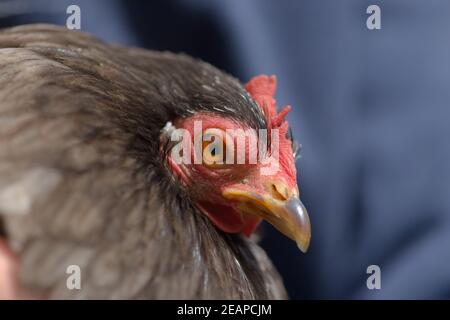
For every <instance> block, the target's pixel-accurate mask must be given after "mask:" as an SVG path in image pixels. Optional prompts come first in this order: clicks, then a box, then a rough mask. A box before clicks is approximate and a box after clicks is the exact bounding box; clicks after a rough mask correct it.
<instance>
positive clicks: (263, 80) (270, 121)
mask: <svg viewBox="0 0 450 320" xmlns="http://www.w3.org/2000/svg"><path fill="white" fill-rule="evenodd" d="M276 88H277V78H276V77H275V76H270V77H268V76H266V75H259V76H256V77H253V78H252V79H250V81H249V82H248V83H247V84H246V85H245V89H246V90H247V91H248V93H250V95H251V96H252V98H253V99H254V100H255V101H256V103H257V104H258V105H259V107H260V108H261V109H262V110H263V112H264V114H265V115H266V119H267V126H268V127H269V128H271V129H274V128H278V127H280V126H281V125H282V124H283V122H284V118H285V117H286V115H287V114H288V113H289V111H291V106H285V107H284V108H283V109H282V110H281V111H280V112H279V113H278V112H277V103H276V100H275V98H274V96H275V91H276Z"/></svg>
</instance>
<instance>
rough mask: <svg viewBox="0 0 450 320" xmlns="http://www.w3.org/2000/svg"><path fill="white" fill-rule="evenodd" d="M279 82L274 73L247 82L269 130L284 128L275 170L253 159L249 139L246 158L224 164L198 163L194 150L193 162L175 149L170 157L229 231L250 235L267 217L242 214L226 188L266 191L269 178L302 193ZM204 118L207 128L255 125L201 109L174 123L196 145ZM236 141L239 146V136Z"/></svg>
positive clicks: (197, 200)
mask: <svg viewBox="0 0 450 320" xmlns="http://www.w3.org/2000/svg"><path fill="white" fill-rule="evenodd" d="M275 86H276V80H275V77H273V76H272V77H267V76H259V77H255V78H253V79H252V80H251V81H250V82H249V83H248V84H247V86H246V89H247V91H248V92H249V93H250V94H251V95H252V97H253V98H254V100H255V101H256V102H257V103H258V105H259V106H263V107H262V110H263V111H264V114H265V115H266V120H267V123H268V128H269V132H268V136H269V137H271V131H270V130H271V129H274V128H276V129H278V134H279V158H278V159H276V158H273V159H272V161H278V164H279V165H278V170H277V171H276V172H274V173H273V174H271V175H263V174H262V172H261V169H263V168H264V167H266V168H267V167H268V166H269V165H270V164H267V163H266V164H263V163H261V162H260V161H259V159H258V161H257V163H256V164H249V161H248V160H249V144H248V141H247V140H246V144H245V152H246V157H245V159H246V161H245V164H237V163H236V161H235V163H234V164H223V165H219V166H215V167H213V168H211V167H209V166H207V165H206V164H205V163H202V164H194V157H195V155H194V152H192V155H191V160H192V161H191V163H192V164H176V163H175V162H174V161H173V160H172V159H171V156H170V155H169V157H168V164H169V166H170V168H171V169H172V172H173V173H174V174H175V175H176V176H178V178H179V179H180V180H181V181H182V183H183V184H184V185H185V186H187V187H188V190H189V194H190V196H191V198H192V199H193V200H194V202H195V203H196V205H197V207H198V208H199V209H200V210H201V211H202V212H203V213H204V214H205V215H206V216H207V217H208V218H209V219H210V220H211V221H212V223H213V224H214V225H215V226H216V227H218V228H219V229H220V230H222V231H224V232H228V233H239V232H242V233H244V234H245V235H247V236H249V235H251V234H252V233H253V232H254V230H255V229H256V227H257V226H258V224H259V223H260V221H261V219H260V218H259V217H257V216H254V215H248V214H242V213H240V212H239V211H238V210H236V203H234V202H233V201H230V200H227V199H225V198H224V197H223V196H222V193H223V191H224V190H225V189H227V188H235V189H239V190H243V191H248V192H252V193H254V194H257V195H266V194H267V193H268V187H267V186H268V184H269V183H270V182H271V181H280V182H282V183H283V184H284V185H285V186H287V188H288V190H291V191H292V192H294V193H295V192H296V193H298V188H297V179H296V169H295V162H294V157H293V153H292V142H291V141H290V140H289V139H287V138H286V132H287V130H288V123H287V122H286V121H284V116H285V115H286V114H287V112H289V110H290V107H287V108H284V109H283V111H282V112H280V113H277V112H276V106H275V100H274V99H273V95H274V94H275ZM199 120H201V123H202V130H203V131H205V130H206V129H208V128H215V129H221V130H223V131H226V130H227V129H243V130H246V129H249V128H248V127H245V126H244V125H243V124H242V123H239V122H237V121H234V120H232V119H227V118H223V117H220V116H219V115H216V114H212V113H202V114H196V115H194V116H192V117H188V118H184V119H180V120H179V121H177V122H175V123H174V125H175V127H176V128H182V129H186V130H187V131H189V133H190V135H191V138H192V145H194V138H195V134H194V122H195V121H199ZM254 134H256V136H257V133H255V132H254ZM234 144H235V150H236V148H237V147H236V139H235V140H234ZM192 150H193V148H192ZM269 151H270V150H269ZM269 154H270V152H269ZM235 159H236V158H235Z"/></svg>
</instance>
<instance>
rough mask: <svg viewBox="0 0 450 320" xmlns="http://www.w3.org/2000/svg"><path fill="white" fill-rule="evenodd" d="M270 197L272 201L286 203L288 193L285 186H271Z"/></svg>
mask: <svg viewBox="0 0 450 320" xmlns="http://www.w3.org/2000/svg"><path fill="white" fill-rule="evenodd" d="M270 192H271V195H272V197H273V198H274V199H277V200H280V201H286V200H287V199H289V192H288V190H287V188H286V187H285V186H282V185H279V184H277V183H272V184H271V189H270Z"/></svg>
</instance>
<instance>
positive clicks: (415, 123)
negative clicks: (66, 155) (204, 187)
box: [0, 0, 450, 299]
mask: <svg viewBox="0 0 450 320" xmlns="http://www.w3.org/2000/svg"><path fill="white" fill-rule="evenodd" d="M69 4H78V5H79V6H80V8H81V30H82V31H86V32H89V33H92V34H95V35H96V36H98V37H100V38H102V39H104V40H107V41H113V42H119V43H123V44H127V45H134V46H140V47H145V48H150V49H158V50H171V51H176V52H179V51H183V52H186V53H188V54H191V55H193V56H196V57H199V58H202V59H204V60H206V61H208V62H210V63H212V64H214V65H216V66H218V67H220V68H222V69H224V70H226V71H228V72H229V73H231V74H233V75H235V76H236V77H238V78H239V79H241V80H242V81H243V82H245V81H247V80H248V79H249V78H251V77H252V76H254V75H257V74H261V73H266V74H276V75H277V77H278V84H279V87H278V92H277V100H278V102H279V104H280V105H284V104H291V105H292V106H293V112H292V113H291V114H290V115H289V117H288V119H289V122H290V124H291V126H292V127H293V131H294V136H295V138H296V139H297V141H298V142H299V143H301V144H302V145H303V149H302V157H301V158H300V160H299V161H298V163H297V164H298V170H299V180H300V190H301V193H302V199H303V201H304V202H305V204H306V206H307V207H308V208H309V211H310V216H311V220H312V226H313V236H312V243H311V248H310V251H309V252H308V253H307V254H306V255H302V254H301V253H300V252H299V251H298V249H297V248H296V246H295V244H294V243H293V242H291V241H290V240H287V239H286V238H284V237H283V236H281V235H280V234H279V233H278V232H276V231H273V229H272V228H269V227H267V226H266V228H265V232H264V239H263V246H264V247H265V248H266V250H267V251H268V253H269V255H270V256H271V257H272V260H273V261H274V263H275V265H276V266H277V267H278V269H279V270H280V272H281V274H282V276H283V278H284V280H285V284H286V286H287V289H288V291H289V293H290V296H291V297H292V298H344V299H350V298H363V299H392V298H397V299H414V298H425V299H431V298H446V299H449V298H450V143H449V138H450V104H449V102H450V1H446V0H441V1H439V0H420V1H419V0H390V1H375V0H374V1H365V0H342V1H333V0H329V1H325V0H321V1H317V0H308V1H295V0H292V1H288V0H284V1H275V0H271V1H269V0H265V1H263V0H246V1H239V0H222V1H208V0H191V1H188V0H184V1H164V2H162V1H160V2H156V1H151V2H150V1H149V2H144V1H137V0H136V1H130V0H127V1H120V0H90V1H88V0H84V1H75V0H73V1H65V0H53V1H45V0H30V1H21V0H14V1H11V0H3V1H2V0H0V27H7V26H13V25H18V24H24V23H32V22H50V23H55V24H60V25H65V24H66V19H67V17H68V15H67V14H66V8H67V6H68V5H69ZM371 4H377V5H378V6H380V8H381V25H382V28H381V29H380V30H368V29H367V27H366V19H367V17H368V16H369V15H368V14H366V8H367V7H368V6H369V5H371ZM372 264H375V265H379V266H380V268H381V290H368V289H367V287H366V279H367V277H368V274H367V273H366V269H367V267H368V266H369V265H372Z"/></svg>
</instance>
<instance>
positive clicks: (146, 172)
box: [0, 25, 310, 299]
mask: <svg viewBox="0 0 450 320" xmlns="http://www.w3.org/2000/svg"><path fill="white" fill-rule="evenodd" d="M274 93H275V78H273V77H267V76H259V77H256V78H254V79H252V80H251V81H250V82H249V83H248V84H247V86H246V87H245V88H244V87H243V86H242V85H241V84H240V83H239V82H238V81H237V80H235V79H234V78H232V77H230V76H229V75H226V74H225V73H223V72H221V71H219V70H218V69H216V68H214V67H213V66H211V65H209V64H207V63H205V62H202V61H199V60H195V59H193V58H191V57H188V56H186V55H182V54H173V53H169V52H165V53H161V52H153V51H148V50H143V49H137V48H127V47H123V46H119V45H112V44H106V43H103V42H101V41H99V40H97V39H95V38H94V37H92V36H89V35H86V34H84V33H81V32H76V31H68V30H66V29H64V28H60V27H56V26H49V25H29V26H20V27H15V28H11V29H6V30H2V31H0V124H1V125H0V218H1V220H0V221H1V223H0V226H1V229H3V235H4V238H5V239H7V240H6V241H7V243H8V248H10V250H12V251H13V252H14V253H15V254H16V255H17V256H18V259H19V260H18V261H19V263H18V265H19V267H18V269H19V270H18V275H17V277H18V283H19V284H20V285H21V286H22V287H24V288H26V290H27V292H28V294H30V295H32V296H33V297H39V298H64V299H65V298H81V299H90V298H106V299H117V298H124V299H153V298H156V299H165V298H171V299H174V298H175V299H179V298H184V299H193V298H195V299H203V298H208V299H216V298H223V299H267V298H270V299H281V298H286V292H285V289H284V287H283V284H282V280H281V278H280V276H279V275H278V273H277V271H276V270H275V269H274V267H273V266H272V264H271V262H270V261H269V259H268V257H267V256H266V254H265V253H264V251H263V250H262V249H261V248H260V247H259V246H258V245H257V243H256V242H255V240H254V238H252V237H250V235H251V234H252V233H253V232H254V230H255V229H256V227H257V225H258V224H259V222H260V221H261V219H264V220H267V221H268V222H269V223H271V224H272V225H274V226H275V227H276V228H278V229H279V230H280V231H281V232H283V233H284V234H285V235H287V236H288V237H290V238H292V239H293V240H295V241H296V242H297V244H298V246H299V248H300V249H301V250H302V251H306V249H307V247H308V244H309V238H310V226H309V218H308V216H307V213H306V210H305V209H304V207H303V205H302V204H301V202H300V200H299V198H298V196H299V192H298V187H297V181H296V170H295V163H294V156H293V151H294V150H293V141H292V138H291V135H290V134H289V130H288V124H287V122H286V121H284V116H285V115H286V113H287V112H288V111H289V108H285V109H283V111H281V112H280V113H278V112H277V111H276V107H275V100H274V99H273V95H274ZM197 120H198V121H201V123H202V124H203V128H202V130H203V131H201V132H202V134H205V132H207V131H208V130H209V129H211V130H218V131H219V132H220V133H221V134H225V132H226V130H227V129H248V128H252V129H255V130H258V129H267V130H268V131H269V132H275V133H276V134H275V135H274V136H273V137H276V138H277V139H276V140H279V141H278V145H279V156H278V158H272V160H271V161H277V165H279V167H278V170H276V172H273V173H270V174H262V173H261V172H262V170H263V169H264V168H267V166H268V165H271V164H273V163H265V164H261V163H259V162H258V163H256V164H250V163H244V164H228V163H225V164H218V163H219V162H220V161H212V162H211V163H207V161H206V160H203V161H202V162H200V163H195V162H194V163H188V162H186V163H183V162H179V161H177V159H175V155H176V154H175V153H174V152H172V151H173V149H174V148H175V146H176V145H177V144H176V143H174V141H173V140H172V139H171V134H172V133H173V132H174V131H176V130H179V129H184V132H188V133H195V132H194V131H195V129H194V125H195V123H196V121H197ZM275 129H276V130H275ZM249 132H250V135H251V134H252V132H253V133H254V132H256V131H251V130H250V131H249ZM269 137H272V136H271V135H270V134H269ZM193 138H195V137H193ZM258 138H259V137H258ZM278 138H279V139H278ZM201 141H202V140H201ZM224 141H225V140H224ZM226 141H227V143H226V144H227V145H226V146H225V148H224V149H223V150H221V151H219V149H213V150H212V149H211V148H209V145H208V144H206V145H205V143H204V142H201V151H203V155H206V157H207V158H208V157H209V158H210V159H213V160H214V159H216V160H217V159H218V158H223V157H224V156H225V151H226V152H229V151H228V149H227V148H229V147H230V146H229V144H232V145H233V144H234V143H235V139H234V138H232V140H231V142H230V141H228V140H226ZM191 142H192V141H191V140H188V144H190V143H191ZM183 143H184V142H183ZM261 145H263V144H261ZM274 145H275V143H274V141H272V140H271V144H267V149H266V150H265V153H264V154H265V155H266V158H268V155H269V154H271V153H272V152H273V146H274ZM244 147H245V152H246V154H248V153H249V150H250V144H249V143H245V146H244ZM183 151H184V150H183ZM193 154H195V153H193ZM182 156H184V157H186V158H187V159H191V158H190V155H188V154H186V153H185V154H183V155H182ZM183 159H184V158H183ZM73 265H75V266H78V267H79V268H80V270H81V289H79V290H78V289H75V290H69V289H68V287H67V285H66V279H67V277H68V274H67V268H68V267H69V266H73Z"/></svg>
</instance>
